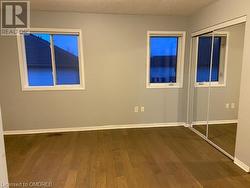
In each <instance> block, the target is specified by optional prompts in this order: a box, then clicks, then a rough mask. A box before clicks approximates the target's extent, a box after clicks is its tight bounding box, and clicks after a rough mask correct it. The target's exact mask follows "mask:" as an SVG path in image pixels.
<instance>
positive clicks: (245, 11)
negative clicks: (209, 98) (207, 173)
mask: <svg viewBox="0 0 250 188" xmlns="http://www.w3.org/2000/svg"><path fill="white" fill-rule="evenodd" d="M211 13H212V14H211ZM243 15H247V16H248V17H249V16H250V1H249V0H240V1H235V0H219V1H216V2H215V3H213V4H211V5H209V6H208V7H206V8H205V9H202V10H200V11H199V12H198V13H196V14H195V15H193V16H192V17H191V18H190V21H191V28H192V30H193V31H197V30H200V29H202V28H205V27H208V26H212V25H215V24H218V23H221V22H224V21H226V20H231V19H233V18H237V17H240V16H243ZM244 41H245V43H244V52H243V63H242V74H241V84H240V101H239V113H238V120H239V124H238V129H237V140H236V153H235V156H236V158H237V159H239V160H241V161H242V162H244V163H245V164H247V165H248V166H250V150H249V143H250V123H249V122H250V121H249V112H250V105H249V104H250V97H249V96H250V84H249V80H250V53H249V51H250V24H249V21H247V23H246V30H245V40H244Z"/></svg>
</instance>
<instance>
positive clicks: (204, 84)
mask: <svg viewBox="0 0 250 188" xmlns="http://www.w3.org/2000/svg"><path fill="white" fill-rule="evenodd" d="M211 35H214V36H223V37H226V45H225V49H224V53H223V54H220V66H221V60H223V59H224V70H223V81H222V82H220V81H218V82H209V81H208V82H197V65H198V50H199V37H197V38H196V54H195V56H196V59H195V87H197V88H203V87H226V83H227V65H228V48H229V36H230V34H229V32H226V31H220V32H214V33H213V34H211Z"/></svg>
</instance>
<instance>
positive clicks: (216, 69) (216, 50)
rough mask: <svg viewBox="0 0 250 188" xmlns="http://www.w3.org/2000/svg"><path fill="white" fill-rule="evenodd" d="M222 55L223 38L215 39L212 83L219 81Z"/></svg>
mask: <svg viewBox="0 0 250 188" xmlns="http://www.w3.org/2000/svg"><path fill="white" fill-rule="evenodd" d="M220 54H221V37H214V49H213V64H212V75H211V81H212V82H218V81H219V71H220Z"/></svg>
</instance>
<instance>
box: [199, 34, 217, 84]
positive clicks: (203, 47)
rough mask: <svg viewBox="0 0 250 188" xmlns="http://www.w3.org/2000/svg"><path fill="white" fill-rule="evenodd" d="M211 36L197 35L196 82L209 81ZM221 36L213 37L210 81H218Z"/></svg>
mask: <svg viewBox="0 0 250 188" xmlns="http://www.w3.org/2000/svg"><path fill="white" fill-rule="evenodd" d="M212 39H213V38H212V37H211V36H203V37H199V44H198V62H197V82H209V79H210V77H209V75H210V64H211V61H210V59H211V53H212ZM220 49H221V37H215V38H214V49H213V62H212V65H213V66H212V75H211V81H213V82H217V81H219V67H220Z"/></svg>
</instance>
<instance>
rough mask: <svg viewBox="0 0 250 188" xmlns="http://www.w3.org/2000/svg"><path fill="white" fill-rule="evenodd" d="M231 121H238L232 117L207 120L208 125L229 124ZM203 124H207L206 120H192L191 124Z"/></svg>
mask: <svg viewBox="0 0 250 188" xmlns="http://www.w3.org/2000/svg"><path fill="white" fill-rule="evenodd" d="M231 123H238V120H237V119H232V120H211V121H208V124H209V125H213V124H216V125H218V124H231ZM204 124H207V121H194V122H192V125H204Z"/></svg>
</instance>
